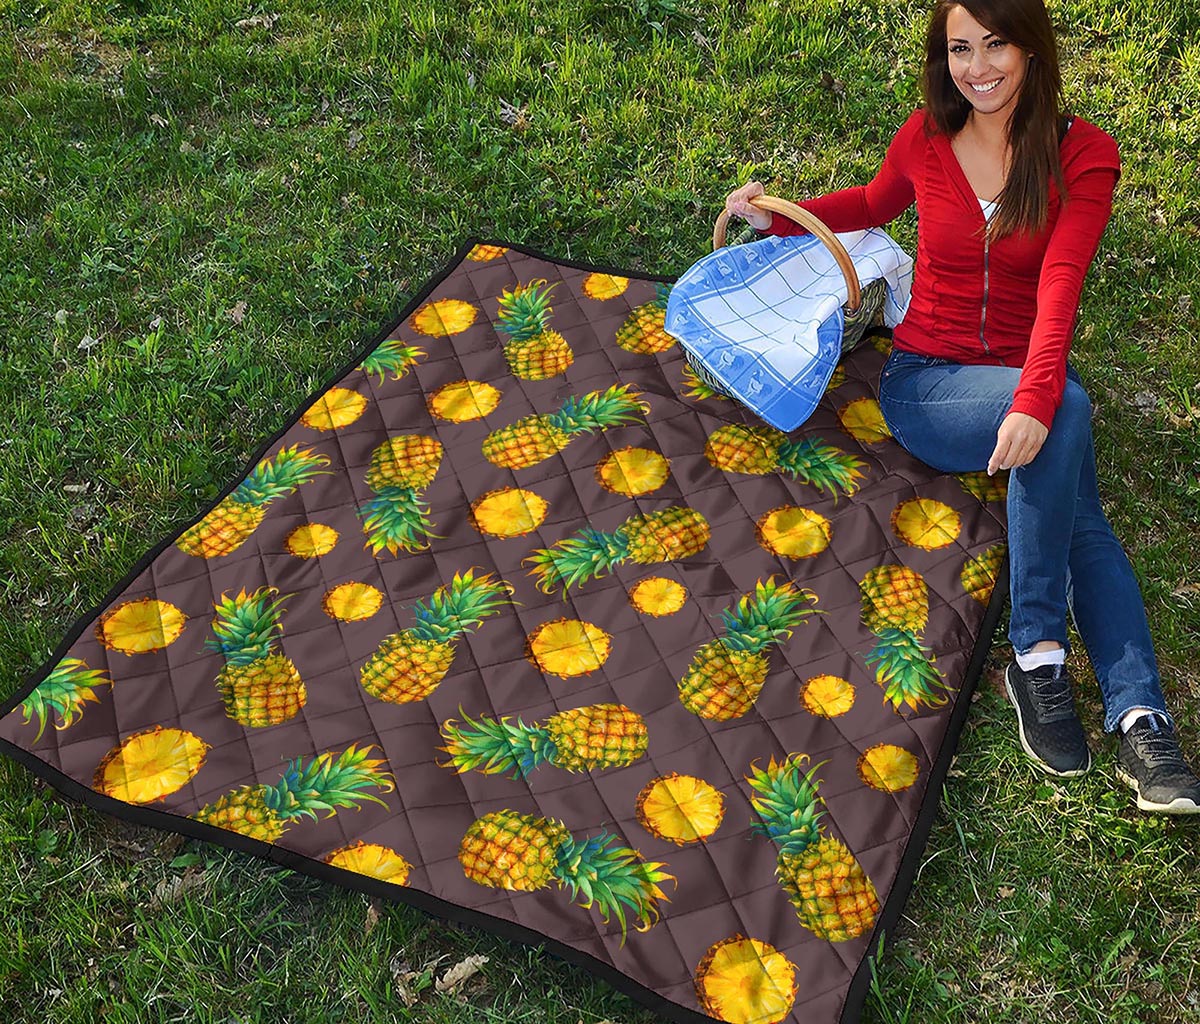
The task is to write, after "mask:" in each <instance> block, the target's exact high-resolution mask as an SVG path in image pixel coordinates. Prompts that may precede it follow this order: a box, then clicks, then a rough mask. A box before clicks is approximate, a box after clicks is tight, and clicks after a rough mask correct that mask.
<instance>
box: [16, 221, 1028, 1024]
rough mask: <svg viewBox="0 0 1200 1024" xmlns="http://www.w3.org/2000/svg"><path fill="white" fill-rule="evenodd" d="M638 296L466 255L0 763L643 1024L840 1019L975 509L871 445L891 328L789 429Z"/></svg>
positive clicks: (142, 600)
mask: <svg viewBox="0 0 1200 1024" xmlns="http://www.w3.org/2000/svg"><path fill="white" fill-rule="evenodd" d="M668 294H669V283H668V282H666V281H664V280H661V279H654V278H648V277H638V276H635V275H631V274H627V273H620V272H618V271H616V270H612V269H600V268H595V267H585V266H581V265H579V264H577V263H572V262H564V261H556V260H553V259H550V258H548V257H545V256H543V255H540V254H538V253H534V252H530V251H527V250H524V249H521V248H519V247H516V246H509V245H500V244H483V243H476V242H474V241H472V242H469V243H468V244H467V245H466V246H464V247H463V249H462V250H461V251H460V252H459V253H458V255H457V256H456V258H455V259H454V260H453V261H452V262H451V264H450V265H449V266H448V267H447V268H446V269H445V270H444V271H443V272H442V273H441V274H440V275H439V276H438V277H437V278H436V279H435V280H434V281H433V282H431V283H430V284H429V286H428V287H427V288H426V289H424V291H423V292H422V294H421V295H420V296H418V297H417V298H416V299H415V300H414V301H413V302H412V303H410V304H409V306H408V307H407V308H406V309H405V310H404V311H403V313H402V314H401V315H399V316H398V317H397V318H396V319H395V321H394V322H392V323H391V324H388V325H387V326H386V327H384V328H383V329H382V330H381V331H380V332H379V334H378V335H377V336H376V337H375V338H373V339H372V340H371V341H370V343H369V344H368V345H367V346H365V347H364V349H363V350H362V351H360V352H358V353H356V354H355V356H354V358H353V359H352V360H351V361H350V363H349V364H348V365H347V366H346V367H344V368H343V369H342V370H341V371H339V372H338V373H337V374H336V375H335V376H334V378H333V379H332V380H331V381H330V382H329V384H328V386H327V387H326V388H325V389H324V390H323V391H322V392H320V393H319V394H317V395H315V396H313V398H312V399H311V400H310V401H309V402H308V403H307V404H306V407H305V408H304V409H303V410H302V411H301V412H300V413H299V414H298V415H297V416H296V417H295V418H294V419H293V420H292V421H291V423H290V425H289V426H288V427H287V428H286V429H285V430H284V431H283V432H282V433H281V434H280V435H279V436H277V437H276V438H275V439H274V440H272V441H270V442H269V443H268V444H266V445H265V446H264V447H263V448H262V450H261V451H260V452H259V454H258V456H257V457H256V458H255V459H254V460H253V461H252V463H251V464H250V465H249V466H248V467H247V471H246V473H245V475H244V477H243V478H242V479H241V480H239V481H237V482H236V485H235V486H232V487H231V488H230V489H229V490H228V492H227V493H226V494H225V496H224V497H222V498H221V499H220V500H219V501H218V502H217V503H216V504H215V505H214V506H213V507H212V508H210V509H207V510H206V511H205V512H204V513H203V515H201V516H199V517H198V518H197V519H196V521H195V522H193V523H192V524H191V525H189V526H188V527H187V528H186V529H184V530H183V531H182V532H181V533H179V534H178V535H177V536H175V537H171V538H167V539H166V540H164V541H163V542H162V543H161V544H159V545H158V546H157V547H156V548H155V549H154V550H153V551H151V552H150V553H149V554H148V555H147V556H146V558H145V559H143V560H142V562H141V563H140V564H139V565H138V566H136V567H135V568H134V569H133V571H132V572H131V573H130V575H129V576H128V577H127V578H126V579H125V580H124V581H122V582H121V583H119V584H118V585H117V586H116V587H115V588H114V589H113V590H112V592H111V593H110V594H109V596H108V598H107V599H106V600H105V602H104V603H103V605H102V606H101V607H100V608H98V609H96V610H95V611H94V612H93V613H90V614H88V615H85V616H84V617H83V618H81V619H80V620H79V622H78V623H77V625H76V627H75V628H74V629H73V630H72V631H71V633H70V635H69V636H68V637H67V638H66V640H65V641H64V643H63V644H62V646H61V647H60V649H59V650H58V651H57V652H56V654H55V656H54V657H53V658H51V659H50V661H49V662H48V663H47V664H46V665H45V666H44V667H43V668H42V669H41V670H40V671H39V672H38V673H37V674H36V675H35V676H34V677H33V678H32V679H31V680H30V681H29V684H28V685H27V686H26V687H25V688H24V689H23V690H22V691H21V692H19V693H17V694H15V695H13V697H12V698H11V699H10V700H9V701H8V702H7V704H6V706H5V708H4V709H3V713H2V714H0V747H2V749H3V750H4V751H5V752H6V753H8V754H9V755H11V756H13V757H15V758H17V759H18V760H20V761H22V762H23V763H24V764H26V765H28V766H29V767H30V768H31V769H33V770H34V771H36V772H38V773H39V774H41V775H43V776H44V777H45V778H47V779H49V780H50V781H51V782H52V783H54V784H55V785H56V786H58V787H60V788H61V789H63V790H64V791H65V792H67V793H68V794H70V795H72V796H74V797H76V798H78V799H82V800H84V801H86V802H87V803H88V804H90V805H92V806H94V807H98V808H100V809H102V810H104V811H107V812H109V813H112V814H114V815H117V816H119V817H124V818H127V819H130V820H133V821H137V822H140V823H145V824H151V825H155V826H158V827H160V828H164V829H170V830H174V831H177V832H180V833H183V834H186V835H189V836H194V837H200V838H203V839H206V840H209V841H212V842H215V843H220V844H224V845H226V846H230V847H234V848H236V849H239V850H244V851H248V852H251V853H255V854H259V855H262V856H266V857H270V858H273V859H274V860H276V861H279V862H281V863H283V864H286V865H288V866H289V867H293V868H296V869H298V870H303V871H307V872H310V873H312V874H315V875H318V876H320V877H322V878H325V879H328V880H329V881H332V882H335V883H339V884H342V885H346V886H350V887H354V888H357V889H360V890H362V891H366V892H369V893H372V894H376V895H379V896H385V897H390V898H394V899H398V900H402V901H405V902H408V903H411V904H415V905H417V906H419V907H422V908H424V909H426V910H429V911H431V912H434V913H437V914H441V915H443V916H446V917H450V918H452V919H455V920H458V921H467V922H472V923H475V924H478V925H481V926H483V927H486V928H490V929H492V930H494V931H496V932H499V933H501V934H503V935H506V936H510V937H513V938H516V939H519V940H523V941H529V942H541V943H545V944H546V946H547V947H548V948H549V949H550V950H551V951H553V952H554V953H556V954H557V955H559V956H563V957H565V958H567V959H570V960H573V961H575V962H579V963H582V964H585V965H587V966H589V967H590V968H592V969H593V970H595V971H597V972H598V973H600V974H601V975H602V976H604V977H605V978H607V979H609V980H610V981H611V982H613V983H614V984H616V985H617V986H618V987H620V988H622V989H623V990H625V991H627V992H629V993H630V994H632V995H634V996H635V997H636V998H639V999H641V1000H643V1001H644V1002H646V1003H648V1004H649V1005H651V1006H652V1007H654V1008H655V1009H656V1010H657V1011H658V1012H659V1013H660V1014H661V1015H662V1016H663V1017H664V1018H667V1019H670V1020H674V1021H693V1020H695V1021H698V1020H703V1019H706V1018H715V1019H717V1020H723V1021H733V1022H745V1024H748V1022H756V1024H766V1022H769V1021H792V1022H801V1021H803V1022H805V1024H823V1022H831V1024H832V1022H846V1021H852V1020H855V1019H856V1018H857V1016H858V1012H859V1008H860V1007H861V1005H862V1002H863V999H864V996H865V993H866V989H867V985H868V983H869V975H870V964H869V956H870V955H871V954H872V953H873V952H874V951H875V950H876V948H877V946H878V939H879V938H880V937H881V935H884V934H886V933H887V932H888V931H889V930H890V929H891V928H892V927H893V925H894V924H895V922H896V921H897V919H898V917H899V913H900V909H901V906H902V904H903V901H904V898H905V896H906V894H907V891H908V889H909V887H910V885H911V883H912V880H913V876H914V872H915V869H916V866H917V862H918V859H919V857H920V854H921V849H922V847H923V845H924V841H925V837H926V835H927V833H928V829H929V826H930V823H931V819H932V816H933V814H934V812H935V809H936V801H937V796H938V793H939V790H940V786H941V780H942V779H943V777H944V775H945V772H946V769H947V767H948V763H949V760H950V757H951V755H952V754H953V750H954V746H955V743H956V741H957V737H958V734H959V731H960V729H961V725H962V721H963V718H964V716H965V714H966V710H967V706H968V703H969V696H970V691H971V689H972V687H973V686H974V683H975V680H976V678H977V676H978V674H979V672H980V669H981V665H982V661H983V657H984V653H985V650H986V648H987V646H988V643H989V641H990V638H991V634H992V632H993V630H994V628H995V624H996V619H997V617H998V614H999V605H1000V600H1001V592H1002V590H1003V583H1002V578H1003V574H1004V571H1005V569H1004V545H1003V535H1004V502H1003V499H1004V486H1003V483H1002V482H1001V481H999V480H993V479H989V478H987V477H985V476H982V475H980V474H967V475H963V476H949V475H944V474H940V473H938V472H936V471H934V470H932V469H930V468H929V467H927V466H925V465H923V464H921V463H919V462H917V461H915V460H914V459H912V458H911V457H910V456H909V455H908V454H907V453H906V452H905V451H904V450H903V449H902V448H901V447H900V446H899V445H898V444H897V443H895V441H894V440H893V439H892V438H891V437H890V436H889V434H888V431H887V428H886V426H885V424H884V423H883V420H882V418H881V417H880V414H879V408H878V405H877V402H876V396H877V385H878V378H879V373H880V369H881V367H882V364H883V361H884V353H885V352H886V350H887V346H888V341H887V339H886V337H885V336H884V335H886V333H887V332H886V331H883V332H881V333H880V334H879V335H878V336H875V337H872V338H870V339H869V343H864V344H863V345H862V346H861V347H860V348H859V349H857V350H856V351H855V352H854V353H853V354H852V355H850V356H849V357H847V358H846V359H845V360H844V362H843V363H842V364H841V365H840V366H839V367H838V368H837V371H836V372H835V374H834V377H833V379H832V380H831V382H830V388H829V390H828V391H827V393H826V394H825V396H824V398H823V399H822V401H821V404H820V406H819V407H818V409H817V411H816V413H814V415H813V416H812V417H811V418H810V419H809V421H808V422H807V423H806V425H805V427H804V428H803V430H801V431H799V432H797V433H795V434H792V435H790V436H789V435H785V434H783V433H781V432H779V431H777V430H774V429H772V428H769V427H766V426H764V425H763V424H762V423H761V422H759V421H757V420H755V418H754V417H753V416H752V415H751V414H750V413H748V412H746V411H745V410H744V409H742V408H740V407H739V406H738V405H736V404H735V403H733V402H731V401H728V400H726V399H723V398H720V397H718V396H716V395H714V394H712V393H711V392H710V391H707V390H706V389H705V387H704V385H703V384H702V383H701V382H700V381H698V380H697V379H695V378H694V377H691V376H690V375H689V372H688V370H687V367H686V364H685V362H684V360H683V356H682V353H681V351H680V350H679V348H678V347H677V346H676V345H675V343H674V340H673V339H672V337H671V336H670V335H668V334H666V333H665V331H664V330H663V322H664V309H665V307H666V302H667V296H668ZM998 578H1000V580H1001V583H1000V585H999V586H997V581H998Z"/></svg>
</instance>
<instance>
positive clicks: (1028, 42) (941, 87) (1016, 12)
mask: <svg viewBox="0 0 1200 1024" xmlns="http://www.w3.org/2000/svg"><path fill="white" fill-rule="evenodd" d="M954 7H964V8H966V10H967V11H968V12H969V13H970V14H971V17H973V18H974V19H975V20H976V21H977V22H979V23H980V24H981V25H983V26H984V27H985V28H986V29H987V30H988V31H989V32H994V33H996V35H998V36H1000V37H1001V38H1002V39H1005V40H1007V41H1008V42H1009V44H1011V45H1012V46H1019V47H1021V49H1022V50H1024V51H1025V52H1026V53H1031V54H1033V59H1032V60H1031V61H1030V62H1029V64H1028V65H1027V67H1026V69H1025V78H1024V80H1023V81H1022V83H1021V92H1020V94H1019V95H1018V96H1017V102H1016V107H1015V109H1014V110H1013V112H1012V117H1011V119H1010V120H1009V122H1008V141H1009V145H1010V146H1011V147H1012V164H1011V167H1010V169H1009V173H1008V180H1007V181H1006V182H1005V183H1004V188H1003V189H1002V190H1001V192H1000V196H999V200H998V203H997V206H996V212H995V214H994V215H993V216H992V218H991V219H990V221H989V222H988V225H987V230H988V231H989V232H990V233H991V234H990V237H991V238H992V239H995V238H998V237H1001V236H1003V235H1007V234H1011V233H1016V232H1020V231H1028V232H1029V233H1030V234H1037V233H1038V232H1040V231H1041V230H1042V229H1043V228H1044V227H1045V226H1046V220H1047V216H1048V208H1049V181H1050V175H1052V174H1053V175H1054V181H1055V184H1056V186H1057V187H1058V194H1059V197H1060V199H1061V201H1062V202H1064V203H1065V202H1066V201H1067V195H1066V183H1065V181H1064V180H1063V172H1062V161H1061V160H1060V159H1059V153H1058V147H1059V144H1060V143H1061V141H1062V136H1063V134H1064V132H1065V130H1066V124H1067V117H1066V110H1065V102H1064V100H1063V91H1062V77H1061V75H1060V74H1059V69H1058V47H1057V44H1056V43H1055V39H1054V28H1053V26H1052V25H1051V24H1050V16H1049V15H1048V14H1047V13H1046V6H1045V3H1044V2H1043V0H938V3H937V6H936V7H935V8H934V10H933V13H932V14H931V15H930V19H929V27H928V28H927V30H926V33H925V72H924V74H923V76H922V78H921V91H922V93H923V94H924V100H925V109H926V111H928V114H929V121H931V122H932V124H933V129H932V130H934V131H938V132H941V133H942V134H944V135H946V136H953V135H955V134H956V133H957V132H958V131H959V130H960V129H961V128H962V127H963V125H964V124H966V121H967V115H968V114H969V113H970V112H971V109H972V108H971V101H970V100H968V99H967V98H966V97H965V96H964V95H963V94H962V93H961V92H959V90H958V87H957V86H956V85H955V84H954V80H953V79H952V78H951V77H950V66H949V52H948V47H947V45H946V18H947V15H948V14H949V13H950V10H951V8H954ZM927 124H928V122H927ZM929 130H930V129H929V128H928V127H927V131H929ZM981 231H982V229H980V232H981ZM980 232H977V234H978V233H980Z"/></svg>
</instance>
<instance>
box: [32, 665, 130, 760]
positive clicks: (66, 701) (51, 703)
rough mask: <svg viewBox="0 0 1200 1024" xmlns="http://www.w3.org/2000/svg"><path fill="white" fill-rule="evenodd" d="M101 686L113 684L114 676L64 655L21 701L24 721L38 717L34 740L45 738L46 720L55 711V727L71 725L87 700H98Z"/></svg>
mask: <svg viewBox="0 0 1200 1024" xmlns="http://www.w3.org/2000/svg"><path fill="white" fill-rule="evenodd" d="M101 686H112V680H111V679H107V678H105V675H104V670H103V669H98V668H89V667H88V664H87V662H85V661H83V660H82V659H80V658H63V659H62V660H61V661H60V662H59V663H58V664H57V665H55V666H54V668H52V669H51V670H50V674H49V675H47V676H46V678H45V679H43V680H42V681H41V682H40V683H38V684H37V687H36V688H35V689H34V691H33V693H31V694H30V695H29V696H28V697H26V698H25V699H24V700H23V701H21V705H20V707H21V712H22V714H23V715H24V718H23V720H22V723H21V724H22V725H28V724H29V723H30V722H31V721H33V720H34V719H37V724H38V731H37V735H36V736H35V737H34V738H33V742H34V743H36V742H37V741H38V740H40V739H41V738H42V733H43V732H44V731H45V729H46V721H47V720H48V719H49V718H51V717H52V716H54V715H58V717H59V718H60V719H61V721H60V723H59V724H57V725H55V727H54V728H55V729H58V730H60V731H61V730H63V729H66V728H69V727H70V726H71V724H72V723H73V722H74V721H75V719H76V718H77V717H78V716H80V715H82V714H83V712H84V707H85V705H86V704H87V703H88V701H95V702H97V703H99V701H100V698H99V697H97V696H96V690H97V689H99V688H100V687H101Z"/></svg>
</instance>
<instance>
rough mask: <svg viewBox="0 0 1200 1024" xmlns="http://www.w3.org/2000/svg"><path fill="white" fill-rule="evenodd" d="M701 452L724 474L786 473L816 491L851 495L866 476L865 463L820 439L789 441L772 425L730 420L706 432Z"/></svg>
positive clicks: (756, 474)
mask: <svg viewBox="0 0 1200 1024" xmlns="http://www.w3.org/2000/svg"><path fill="white" fill-rule="evenodd" d="M704 454H705V457H706V458H707V459H708V461H709V462H710V463H711V464H712V465H713V466H715V467H716V468H717V469H720V470H724V471H725V472H726V473H749V474H752V475H755V476H764V475H766V474H767V473H787V474H789V475H790V476H792V477H794V478H795V479H797V480H800V481H802V482H803V483H806V484H811V485H812V486H814V487H816V488H817V489H818V490H828V491H829V492H830V493H831V494H833V495H835V496H836V495H837V493H838V491H842V492H843V493H845V494H853V493H854V492H855V491H856V490H857V489H858V487H859V484H860V482H861V480H862V478H863V477H864V476H865V474H864V472H863V469H864V466H865V463H863V462H861V461H859V460H858V459H856V458H854V457H853V456H852V455H847V454H846V453H845V452H843V451H842V450H841V449H840V448H834V447H833V446H832V445H827V444H825V443H824V442H823V441H821V440H820V439H819V438H815V437H805V438H801V439H800V440H798V441H789V440H788V438H787V435H786V434H785V433H783V431H781V430H776V429H775V428H774V427H747V426H742V425H741V424H737V423H731V424H726V425H725V426H723V427H718V428H717V429H716V430H714V431H713V432H712V434H710V435H709V438H708V442H707V443H706V444H705V446H704Z"/></svg>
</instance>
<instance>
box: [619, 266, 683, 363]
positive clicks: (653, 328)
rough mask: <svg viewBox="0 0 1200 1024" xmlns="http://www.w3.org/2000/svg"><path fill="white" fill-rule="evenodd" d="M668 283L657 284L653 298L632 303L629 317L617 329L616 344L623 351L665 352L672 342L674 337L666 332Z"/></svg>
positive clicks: (638, 352)
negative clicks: (640, 302)
mask: <svg viewBox="0 0 1200 1024" xmlns="http://www.w3.org/2000/svg"><path fill="white" fill-rule="evenodd" d="M670 294H671V286H670V285H667V284H661V283H660V284H657V285H655V288H654V298H653V299H651V300H650V301H649V302H643V303H642V304H641V305H640V306H635V307H634V309H633V311H632V312H631V313H630V314H629V317H628V319H626V321H625V322H624V323H623V324H621V326H620V327H618V328H617V344H618V345H620V346H621V348H623V349H624V350H625V351H626V352H636V353H637V354H638V355H643V356H648V355H653V354H654V353H655V352H665V351H666V350H667V349H669V348H670V347H671V346H672V345H674V344H675V339H674V338H673V337H671V335H669V334H668V333H667V332H666V329H665V326H664V325H665V324H666V319H667V299H668V298H669V297H670Z"/></svg>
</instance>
